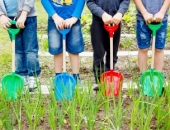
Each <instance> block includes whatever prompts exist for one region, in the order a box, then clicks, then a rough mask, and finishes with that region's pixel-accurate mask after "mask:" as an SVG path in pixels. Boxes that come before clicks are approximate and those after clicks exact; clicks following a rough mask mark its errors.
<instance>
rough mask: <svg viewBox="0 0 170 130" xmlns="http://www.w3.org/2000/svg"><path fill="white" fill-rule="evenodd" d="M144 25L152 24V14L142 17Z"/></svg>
mask: <svg viewBox="0 0 170 130" xmlns="http://www.w3.org/2000/svg"><path fill="white" fill-rule="evenodd" d="M143 17H144V19H145V22H146V24H148V23H151V22H153V14H151V13H146V14H144V15H143Z"/></svg>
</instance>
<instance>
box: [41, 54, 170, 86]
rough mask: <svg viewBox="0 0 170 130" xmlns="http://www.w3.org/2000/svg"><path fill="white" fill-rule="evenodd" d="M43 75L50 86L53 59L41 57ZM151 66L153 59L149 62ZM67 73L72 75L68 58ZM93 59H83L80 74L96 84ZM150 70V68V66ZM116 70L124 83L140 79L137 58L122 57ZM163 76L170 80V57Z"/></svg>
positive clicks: (166, 58) (165, 58)
mask: <svg viewBox="0 0 170 130" xmlns="http://www.w3.org/2000/svg"><path fill="white" fill-rule="evenodd" d="M40 62H41V69H42V73H41V75H40V80H41V84H48V81H49V79H50V78H52V77H54V74H55V73H54V64H53V57H50V56H47V57H40ZM148 62H149V64H150V62H151V59H150V58H149V60H148ZM66 64H67V72H68V73H71V67H70V62H69V59H68V57H67V63H66ZM92 65H93V59H92V57H81V65H80V74H81V79H82V80H90V81H92V83H94V76H93V72H92ZM148 69H150V66H148ZM115 70H116V71H119V72H121V73H122V74H123V76H124V81H125V82H127V81H136V80H138V78H139V68H138V66H137V56H120V57H119V59H118V62H117V64H116V66H115ZM163 74H164V75H165V76H166V79H167V80H169V79H170V56H169V55H165V57H164V67H163Z"/></svg>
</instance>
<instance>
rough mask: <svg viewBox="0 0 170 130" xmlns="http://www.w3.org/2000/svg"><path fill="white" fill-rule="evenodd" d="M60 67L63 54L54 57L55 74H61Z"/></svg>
mask: <svg viewBox="0 0 170 130" xmlns="http://www.w3.org/2000/svg"><path fill="white" fill-rule="evenodd" d="M62 67H63V53H60V54H58V55H54V69H55V73H62Z"/></svg>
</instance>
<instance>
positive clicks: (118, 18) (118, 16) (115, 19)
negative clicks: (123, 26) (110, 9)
mask: <svg viewBox="0 0 170 130" xmlns="http://www.w3.org/2000/svg"><path fill="white" fill-rule="evenodd" d="M121 20H122V14H121V13H119V12H118V13H116V14H115V15H114V16H113V18H112V22H113V23H114V24H116V25H118V24H119V23H120V22H121Z"/></svg>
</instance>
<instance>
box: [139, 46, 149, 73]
mask: <svg viewBox="0 0 170 130" xmlns="http://www.w3.org/2000/svg"><path fill="white" fill-rule="evenodd" d="M148 50H149V49H148V48H146V49H138V67H139V69H140V73H142V72H144V71H146V69H147V60H148V55H147V53H148Z"/></svg>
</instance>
